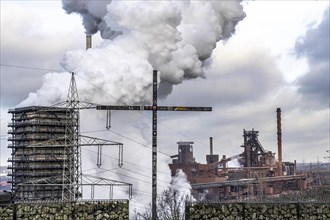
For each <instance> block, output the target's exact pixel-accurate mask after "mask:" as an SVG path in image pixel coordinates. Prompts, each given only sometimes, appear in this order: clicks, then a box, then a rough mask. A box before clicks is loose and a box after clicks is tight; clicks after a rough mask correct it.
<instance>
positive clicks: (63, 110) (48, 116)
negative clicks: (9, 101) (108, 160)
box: [8, 73, 132, 202]
mask: <svg viewBox="0 0 330 220" xmlns="http://www.w3.org/2000/svg"><path fill="white" fill-rule="evenodd" d="M95 107H96V105H95V104H93V103H87V102H80V101H79V97H78V91H77V86H76V82H75V78H74V73H72V75H71V81H70V87H69V92H68V96H67V100H66V101H65V102H62V103H58V104H56V105H54V106H51V107H42V106H31V107H23V108H16V109H11V110H9V113H12V123H10V124H9V125H8V126H9V127H11V128H12V129H11V130H10V131H9V132H8V133H9V134H11V135H12V137H11V138H8V140H9V141H11V142H12V144H9V145H8V147H9V148H12V157H11V158H9V160H8V161H9V162H12V165H11V166H9V167H8V168H9V169H12V172H11V173H10V175H11V177H12V179H11V183H12V191H13V195H14V196H13V197H14V201H15V202H22V201H25V200H62V201H77V200H79V199H81V198H82V186H86V185H88V184H90V185H91V186H93V187H95V186H96V182H97V181H95V180H94V181H91V182H90V183H88V180H90V179H91V178H85V177H84V175H83V173H82V171H81V147H82V146H97V147H98V153H97V166H98V167H100V166H101V165H102V146H110V145H117V146H118V147H119V159H118V166H119V167H121V166H122V165H123V144H122V143H119V142H113V141H108V140H104V139H99V138H94V137H88V136H83V135H80V125H79V120H80V119H79V111H80V109H92V108H95ZM97 178H100V177H94V179H97ZM100 180H102V181H103V183H102V184H103V185H106V184H109V187H110V188H112V187H113V186H116V185H118V184H117V183H120V185H125V184H126V186H127V187H129V190H128V192H129V197H131V192H132V190H131V188H132V185H131V184H128V183H124V182H118V181H115V180H109V179H107V181H105V180H106V179H105V178H100Z"/></svg>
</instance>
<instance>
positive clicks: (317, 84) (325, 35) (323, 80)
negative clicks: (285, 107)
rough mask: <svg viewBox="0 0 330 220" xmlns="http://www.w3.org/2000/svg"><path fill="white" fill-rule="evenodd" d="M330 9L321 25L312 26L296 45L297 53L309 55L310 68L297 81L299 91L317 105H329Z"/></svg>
mask: <svg viewBox="0 0 330 220" xmlns="http://www.w3.org/2000/svg"><path fill="white" fill-rule="evenodd" d="M329 11H330V9H329V8H328V9H327V10H326V12H325V14H324V16H323V20H322V22H321V23H320V25H319V26H318V27H316V28H310V29H309V30H308V31H307V32H306V34H305V36H303V37H301V38H299V39H298V40H297V42H296V45H295V52H296V53H297V55H298V56H306V57H307V60H308V64H309V69H310V70H309V71H308V72H307V73H305V74H304V75H302V76H301V77H299V78H298V79H297V80H296V82H295V83H296V85H297V86H298V92H299V93H300V94H302V95H303V96H304V98H305V99H306V100H307V101H309V102H311V103H312V104H314V106H315V107H316V105H321V106H325V107H329V93H330V86H329V84H330V79H329V74H330V69H329V50H330V48H329V37H330V36H329V27H330V26H329V25H330V24H329V20H330V19H329Z"/></svg>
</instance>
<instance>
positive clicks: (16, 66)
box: [0, 63, 63, 71]
mask: <svg viewBox="0 0 330 220" xmlns="http://www.w3.org/2000/svg"><path fill="white" fill-rule="evenodd" d="M0 66H5V67H12V68H20V69H30V70H47V71H63V70H58V69H46V68H40V67H28V66H19V65H10V64H3V63H1V64H0Z"/></svg>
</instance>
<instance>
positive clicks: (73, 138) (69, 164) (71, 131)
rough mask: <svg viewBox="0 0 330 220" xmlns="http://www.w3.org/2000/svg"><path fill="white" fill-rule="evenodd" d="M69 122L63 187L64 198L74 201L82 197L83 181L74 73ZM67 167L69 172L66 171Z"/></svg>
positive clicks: (68, 106)
mask: <svg viewBox="0 0 330 220" xmlns="http://www.w3.org/2000/svg"><path fill="white" fill-rule="evenodd" d="M66 114H67V124H66V129H65V145H66V147H65V148H64V150H65V154H66V155H67V158H66V159H67V160H66V161H65V163H64V167H63V170H64V171H63V183H67V184H66V186H67V187H66V190H65V188H63V194H62V199H63V200H69V201H74V200H76V199H77V198H79V197H80V192H79V183H81V148H80V147H79V144H80V140H79V135H80V126H79V96H78V90H77V85H76V81H75V78H74V73H71V81H70V87H69V92H68V96H67V110H66ZM65 169H66V170H67V171H68V172H65Z"/></svg>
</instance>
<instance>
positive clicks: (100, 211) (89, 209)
mask: <svg viewBox="0 0 330 220" xmlns="http://www.w3.org/2000/svg"><path fill="white" fill-rule="evenodd" d="M128 218H129V211H128V200H120V201H119V200H118V201H117V200H116V201H84V202H77V203H69V202H56V203H55V202H47V203H20V204H10V205H2V206H0V219H1V220H30V219H33V220H39V219H40V220H41V219H42V220H57V219H61V220H101V219H102V220H103V219H105V220H106V219H116V220H126V219H127V220H128Z"/></svg>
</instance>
